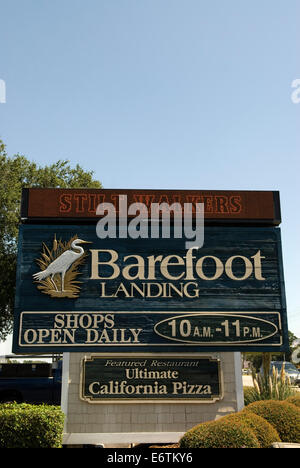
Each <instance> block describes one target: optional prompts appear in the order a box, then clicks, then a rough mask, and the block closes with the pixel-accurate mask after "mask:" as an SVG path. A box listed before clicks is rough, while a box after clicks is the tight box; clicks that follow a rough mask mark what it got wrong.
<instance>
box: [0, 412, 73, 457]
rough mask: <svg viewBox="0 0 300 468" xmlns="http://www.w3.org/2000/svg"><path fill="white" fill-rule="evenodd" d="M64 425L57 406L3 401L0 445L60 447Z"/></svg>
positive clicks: (4, 446) (61, 414)
mask: <svg viewBox="0 0 300 468" xmlns="http://www.w3.org/2000/svg"><path fill="white" fill-rule="evenodd" d="M63 426H64V414H63V413H62V411H61V409H60V407H58V406H49V405H29V404H26V403H22V404H17V403H7V404H1V405H0V427H1V431H0V448H59V447H61V444H62V434H63Z"/></svg>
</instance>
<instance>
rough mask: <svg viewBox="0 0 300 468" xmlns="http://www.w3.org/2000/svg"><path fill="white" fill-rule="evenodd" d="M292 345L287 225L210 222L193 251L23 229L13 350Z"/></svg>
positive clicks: (83, 229)
mask: <svg viewBox="0 0 300 468" xmlns="http://www.w3.org/2000/svg"><path fill="white" fill-rule="evenodd" d="M62 265H64V266H62ZM287 347H288V336H287V324H286V305H285V296H284V280H283V269H282V258H281V240H280V230H279V228H272V227H228V226H227V227H216V226H215V227H207V228H206V229H205V242H204V246H203V247H202V248H201V249H186V248H185V240H184V239H176V238H170V239H163V238H162V239H141V238H139V239H131V238H128V239H109V238H108V239H99V238H98V237H97V235H96V231H95V226H93V225H45V224H41V225H31V224H27V225H26V224H25V225H22V226H21V227H20V235H19V256H18V271H17V294H16V302H15V330H14V346H13V351H14V352H19V353H20V352H21V353H25V352H63V351H77V352H78V351H86V350H87V349H88V350H89V351H93V352H94V351H98V352H99V351H101V352H109V353H120V352H129V353H136V352H163V353H169V352H176V353H178V352H184V351H185V352H187V351H192V352H198V351H199V352H200V351H201V352H203V351H206V350H207V349H210V350H220V351H222V350H223V351H224V350H227V351H234V350H235V351H238V350H239V351H245V350H249V351H250V350H252V351H254V350H260V351H273V350H274V351H275V350H278V351H282V350H285V349H287Z"/></svg>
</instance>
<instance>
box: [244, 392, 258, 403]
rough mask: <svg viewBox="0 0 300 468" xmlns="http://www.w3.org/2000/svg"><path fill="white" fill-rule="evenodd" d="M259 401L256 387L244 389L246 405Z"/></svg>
mask: <svg viewBox="0 0 300 468" xmlns="http://www.w3.org/2000/svg"><path fill="white" fill-rule="evenodd" d="M254 401H257V392H256V390H255V388H254V387H244V405H245V406H247V405H249V404H250V403H253V402H254Z"/></svg>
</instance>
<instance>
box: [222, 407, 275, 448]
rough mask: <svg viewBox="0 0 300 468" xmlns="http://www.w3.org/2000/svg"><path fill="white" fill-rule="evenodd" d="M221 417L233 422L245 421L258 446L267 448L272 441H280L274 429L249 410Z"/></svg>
mask: <svg viewBox="0 0 300 468" xmlns="http://www.w3.org/2000/svg"><path fill="white" fill-rule="evenodd" d="M223 419H227V420H230V421H231V422H233V423H235V422H239V421H241V422H243V423H245V424H246V425H247V426H248V427H249V428H250V429H251V430H252V431H253V432H254V434H255V436H256V438H257V440H258V442H259V445H260V448H269V447H270V446H271V444H272V443H273V442H281V439H280V437H279V434H278V432H277V431H276V429H275V428H274V427H273V426H272V425H271V424H270V423H268V421H267V420H266V419H264V418H262V417H261V416H258V415H257V414H255V413H251V412H250V411H248V412H246V411H240V412H238V413H234V414H230V415H228V416H224V418H223Z"/></svg>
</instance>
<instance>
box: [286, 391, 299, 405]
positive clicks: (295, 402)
mask: <svg viewBox="0 0 300 468" xmlns="http://www.w3.org/2000/svg"><path fill="white" fill-rule="evenodd" d="M285 401H287V402H288V403H292V404H293V405H296V406H298V408H300V393H298V394H297V395H292V396H290V397H288V398H287V399H286V400H285Z"/></svg>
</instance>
